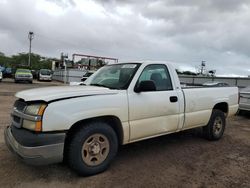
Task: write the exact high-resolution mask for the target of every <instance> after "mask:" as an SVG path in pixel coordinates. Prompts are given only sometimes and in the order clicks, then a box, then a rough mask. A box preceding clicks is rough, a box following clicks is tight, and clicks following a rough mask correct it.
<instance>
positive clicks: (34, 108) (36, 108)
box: [25, 104, 47, 116]
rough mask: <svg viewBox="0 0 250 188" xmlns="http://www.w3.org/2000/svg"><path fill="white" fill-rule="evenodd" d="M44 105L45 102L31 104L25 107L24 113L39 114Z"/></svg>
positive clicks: (41, 113)
mask: <svg viewBox="0 0 250 188" xmlns="http://www.w3.org/2000/svg"><path fill="white" fill-rule="evenodd" d="M46 106H47V105H46V104H31V105H29V106H28V107H27V108H26V110H25V114H29V115H39V116H41V115H43V112H44V110H45V108H46Z"/></svg>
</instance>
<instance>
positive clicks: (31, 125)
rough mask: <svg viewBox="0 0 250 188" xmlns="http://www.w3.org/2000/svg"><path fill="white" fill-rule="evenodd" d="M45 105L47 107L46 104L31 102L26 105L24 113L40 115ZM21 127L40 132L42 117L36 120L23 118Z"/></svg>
mask: <svg viewBox="0 0 250 188" xmlns="http://www.w3.org/2000/svg"><path fill="white" fill-rule="evenodd" d="M46 107H47V105H46V104H31V105H29V106H27V108H26V110H25V114H28V115H32V116H38V117H41V116H42V115H43V113H44V110H45V108H46ZM23 128H26V129H29V130H32V131H36V132H40V131H42V119H39V120H38V121H31V120H27V119H24V120H23Z"/></svg>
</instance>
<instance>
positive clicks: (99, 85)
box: [89, 83, 117, 89]
mask: <svg viewBox="0 0 250 188" xmlns="http://www.w3.org/2000/svg"><path fill="white" fill-rule="evenodd" d="M89 85H90V86H98V87H106V88H109V89H117V88H114V87H109V86H106V85H102V84H97V83H96V84H89Z"/></svg>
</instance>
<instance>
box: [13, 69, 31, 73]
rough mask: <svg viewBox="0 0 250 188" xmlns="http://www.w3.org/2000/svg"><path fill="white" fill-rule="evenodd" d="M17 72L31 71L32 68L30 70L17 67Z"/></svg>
mask: <svg viewBox="0 0 250 188" xmlns="http://www.w3.org/2000/svg"><path fill="white" fill-rule="evenodd" d="M16 72H18V73H19V72H21V73H31V71H30V70H28V69H17V71H16Z"/></svg>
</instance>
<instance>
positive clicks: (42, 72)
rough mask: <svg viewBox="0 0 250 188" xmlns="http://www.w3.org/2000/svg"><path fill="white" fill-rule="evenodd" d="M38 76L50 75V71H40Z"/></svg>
mask: <svg viewBox="0 0 250 188" xmlns="http://www.w3.org/2000/svg"><path fill="white" fill-rule="evenodd" d="M40 74H42V75H51V71H50V70H48V69H41V70H40Z"/></svg>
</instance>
